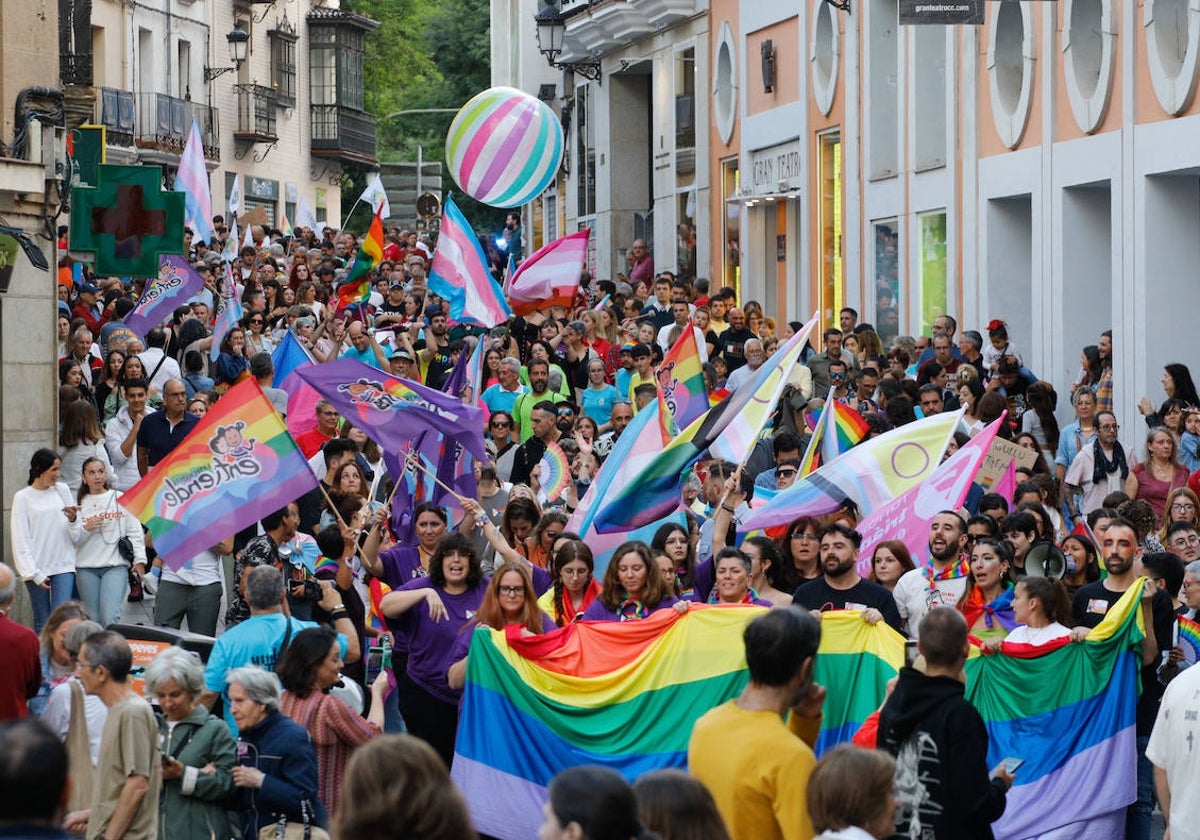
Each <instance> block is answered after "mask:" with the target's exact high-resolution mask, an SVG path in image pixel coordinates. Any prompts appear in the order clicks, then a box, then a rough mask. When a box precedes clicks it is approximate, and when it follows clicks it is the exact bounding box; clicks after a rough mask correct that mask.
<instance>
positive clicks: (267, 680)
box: [225, 665, 283, 712]
mask: <svg viewBox="0 0 1200 840" xmlns="http://www.w3.org/2000/svg"><path fill="white" fill-rule="evenodd" d="M225 683H226V685H229V686H231V687H232V686H234V685H240V686H241V687H242V691H244V692H245V693H246V697H247V698H248V699H249V700H250V701H251V702H252V703H258V704H260V705H262V706H265V707H266V710H267V711H268V712H277V711H279V699H280V696H281V695H282V694H283V687H282V686H281V685H280V684H279V677H277V676H275V674H273V673H272V672H270V671H264V670H263V669H262V668H259V667H258V666H257V665H245V666H243V667H241V668H233V669H232V670H230V671H229V672H228V673H226V674H225Z"/></svg>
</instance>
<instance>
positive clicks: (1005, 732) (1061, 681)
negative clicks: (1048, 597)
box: [966, 580, 1146, 840]
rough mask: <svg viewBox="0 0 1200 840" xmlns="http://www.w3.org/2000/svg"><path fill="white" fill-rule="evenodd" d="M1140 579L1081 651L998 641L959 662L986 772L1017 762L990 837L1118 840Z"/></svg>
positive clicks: (1126, 782)
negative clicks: (984, 742) (989, 652)
mask: <svg viewBox="0 0 1200 840" xmlns="http://www.w3.org/2000/svg"><path fill="white" fill-rule="evenodd" d="M1141 594H1142V580H1139V581H1138V582H1137V583H1135V584H1134V585H1133V586H1131V587H1130V588H1129V590H1128V591H1127V592H1126V593H1125V595H1124V596H1123V597H1122V598H1121V600H1119V601H1118V602H1117V603H1116V604H1114V605H1113V606H1112V607H1111V608H1110V609H1109V611H1108V614H1107V615H1106V616H1105V618H1104V621H1103V622H1102V623H1101V624H1100V625H1099V626H1098V627H1096V628H1095V629H1093V630H1092V632H1091V633H1089V634H1088V637H1087V641H1085V642H1084V643H1082V644H1075V643H1071V642H1070V641H1067V640H1061V641H1060V642H1058V643H1057V644H1052V645H1046V646H1043V647H1040V648H1034V647H1031V646H1028V645H1014V644H1008V643H1006V644H1005V645H1004V646H1003V647H1002V648H1001V650H1002V652H1003V654H1004V655H1001V656H978V657H973V658H971V659H969V660H968V661H967V666H966V672H967V699H968V700H970V701H971V703H973V704H974V705H975V707H976V708H977V709H978V710H979V712H980V714H981V715H983V719H984V722H985V723H986V725H987V730H988V766H989V767H994V766H996V765H997V764H999V763H1000V760H1001V759H1003V758H1006V757H1008V756H1015V757H1019V758H1023V759H1025V763H1024V764H1023V765H1022V766H1021V769H1020V770H1019V771H1018V772H1017V774H1016V781H1015V782H1014V784H1013V787H1012V789H1011V790H1009V792H1008V805H1007V807H1006V808H1005V810H1004V816H1002V817H1001V818H1000V819H999V820H997V821H996V822H995V823H994V824H993V825H992V828H993V830H994V832H995V834H996V837H997V838H998V840H1005V839H1006V838H1014V840H1015V838H1026V837H1047V836H1050V837H1062V838H1067V837H1070V838H1086V839H1088V840H1090V838H1096V840H1100V838H1104V839H1105V840H1107V838H1111V837H1120V836H1122V835H1123V833H1124V821H1125V806H1127V805H1128V804H1129V803H1131V802H1133V801H1134V799H1136V793H1137V791H1136V787H1137V784H1136V782H1137V774H1136V771H1135V764H1136V756H1137V740H1136V714H1135V713H1136V708H1137V696H1138V691H1139V680H1138V671H1139V669H1140V667H1141V648H1140V645H1139V643H1140V642H1141V640H1142V638H1143V636H1145V633H1146V628H1145V624H1144V621H1143V619H1142V610H1141V608H1140V604H1141Z"/></svg>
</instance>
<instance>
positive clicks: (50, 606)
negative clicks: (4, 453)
mask: <svg viewBox="0 0 1200 840" xmlns="http://www.w3.org/2000/svg"><path fill="white" fill-rule="evenodd" d="M61 476H62V459H61V458H59V457H58V453H56V452H55V451H54V450H53V449H39V450H38V451H37V452H34V453H33V457H32V458H31V459H30V461H29V486H28V487H25V488H23V489H21V490H18V491H17V492H16V494H15V495H14V496H13V501H12V520H11V526H12V527H11V531H12V549H13V564H14V565H15V566H16V570H17V574H18V575H20V577H21V580H22V581H24V582H25V589H26V590H27V591H28V592H29V601H30V603H31V605H32V607H33V632H35V633H41V632H42V627H44V626H45V624H46V619H47V618H49V617H50V613H51V612H53V611H54V609H55V608H56V607H58V606H59V605H60V604H64V603H66V602H67V601H69V600H71V596H72V595H73V594H74V592H75V544H74V543H73V542H72V541H71V527H70V526H71V523H72V522H74V521H75V517H76V516H77V515H78V513H79V507H78V505H77V504H76V502H75V500H74V499H73V498H71V490H70V488H68V487H67V485H66V484H65V483H63V482H62V481H61V480H60V478H61Z"/></svg>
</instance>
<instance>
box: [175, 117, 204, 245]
mask: <svg viewBox="0 0 1200 840" xmlns="http://www.w3.org/2000/svg"><path fill="white" fill-rule="evenodd" d="M175 191H176V192H181V193H183V201H184V210H185V214H184V215H185V221H186V222H187V224H189V225H191V226H192V230H194V231H195V232H196V240H197V241H198V242H209V243H211V242H212V241H213V228H212V216H213V212H212V190H211V188H210V187H209V184H208V167H207V166H205V164H204V144H203V143H202V142H201V140H200V125H199V123H197V122H196V120H195V119H194V118H193V119H192V130H191V131H190V132H188V139H187V145H186V146H184V147H183V156H182V157H181V158H180V159H179V171H178V172H176V173H175Z"/></svg>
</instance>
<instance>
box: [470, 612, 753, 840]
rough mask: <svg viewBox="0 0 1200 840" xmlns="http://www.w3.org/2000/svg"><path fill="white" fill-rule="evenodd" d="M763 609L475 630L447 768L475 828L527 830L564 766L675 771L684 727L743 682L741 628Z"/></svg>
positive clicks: (631, 774)
mask: <svg viewBox="0 0 1200 840" xmlns="http://www.w3.org/2000/svg"><path fill="white" fill-rule="evenodd" d="M763 614H764V609H763V608H761V607H741V606H736V607H729V606H702V607H696V608H694V609H693V610H692V611H691V612H689V613H688V614H687V615H686V616H680V615H678V614H677V613H676V612H675V611H674V610H662V611H660V612H657V613H654V614H653V615H651V616H650V617H649V618H647V619H645V620H643V621H628V622H583V623H575V624H570V625H568V626H567V627H563V628H561V629H559V630H555V631H553V632H551V633H548V634H546V635H544V636H530V637H525V638H522V637H521V636H520V635H519V633H517V632H513V633H511V634H509V633H508V632H507V631H501V630H489V629H487V628H481V629H479V630H476V631H475V637H474V638H473V639H472V640H471V650H470V654H469V657H468V659H467V682H466V687H465V689H464V691H463V703H462V714H461V717H460V719H459V726H458V742H457V744H456V745H455V755H454V763H453V767H452V770H451V776H452V778H453V779H454V781H455V782H456V783H457V784H458V786H459V788H460V789H461V790H462V792H463V795H464V796H465V797H466V800H467V802H468V803H469V804H470V808H471V817H472V820H473V822H474V824H475V828H476V829H477V830H478V831H480V832H482V833H484V834H490V835H492V836H495V837H499V838H503V839H504V840H526V838H529V837H534V836H536V834H537V829H538V826H539V825H540V824H541V817H540V814H541V809H542V805H543V803H544V802H545V801H546V786H547V785H548V784H549V783H550V780H551V779H552V778H554V776H555V774H556V773H558V772H559V771H560V770H563V769H565V768H567V767H572V766H575V765H578V764H601V765H604V766H607V767H612V768H614V769H616V770H617V771H619V772H620V773H621V774H622V775H624V776H625V777H626V778H627V779H629V780H631V781H632V780H633V779H635V778H637V777H638V776H639V775H641V774H642V773H644V772H646V771H647V770H654V769H657V768H661V767H677V768H681V769H682V768H684V767H685V766H686V764H687V744H688V739H689V737H690V736H691V732H692V725H693V724H694V723H695V722H696V720H697V719H698V718H699V717H700V716H701V715H703V714H704V713H705V712H707V711H708V710H709V709H711V708H713V707H714V706H718V705H720V704H721V703H724V702H726V701H727V700H730V699H732V698H734V697H736V696H737V695H738V693H739V692H740V691H741V690H742V688H743V686H744V685H745V682H746V672H745V667H746V660H745V652H744V650H743V644H742V630H743V629H744V627H745V626H746V624H747V623H748V622H750V621H751V620H752V619H754V618H757V617H758V616H760V615H763Z"/></svg>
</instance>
